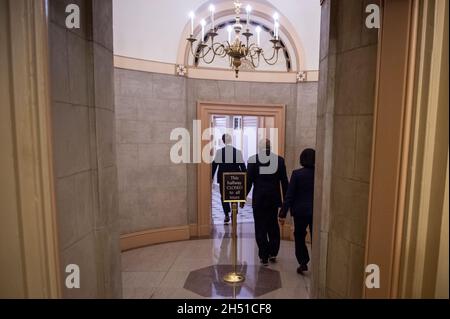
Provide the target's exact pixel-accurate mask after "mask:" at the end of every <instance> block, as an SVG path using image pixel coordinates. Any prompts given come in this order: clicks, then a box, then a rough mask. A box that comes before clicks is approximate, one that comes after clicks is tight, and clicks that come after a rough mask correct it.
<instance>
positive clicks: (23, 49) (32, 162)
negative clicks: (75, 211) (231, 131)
mask: <svg viewBox="0 0 450 319" xmlns="http://www.w3.org/2000/svg"><path fill="white" fill-rule="evenodd" d="M46 3H47V1H44V0H9V1H7V2H6V6H7V8H8V10H7V12H4V15H5V16H6V18H7V20H8V21H7V24H8V28H7V30H4V32H5V34H6V38H7V41H6V42H7V43H6V47H7V49H8V51H9V52H8V55H7V57H6V59H5V60H6V64H7V65H8V66H9V70H6V71H5V74H8V75H7V76H6V77H9V79H7V80H5V82H6V83H3V84H2V85H5V87H7V88H9V90H8V92H3V93H5V94H3V93H2V94H0V104H1V105H2V106H1V107H2V108H4V111H5V112H6V113H7V114H9V119H8V124H9V125H8V126H9V132H10V134H8V135H10V137H11V138H9V139H8V141H7V142H6V145H2V146H3V147H5V149H12V150H13V152H12V154H11V161H12V162H13V166H14V173H13V177H11V178H9V179H7V180H2V184H3V185H2V186H4V187H8V186H13V185H15V191H14V194H15V195H14V198H11V201H14V202H15V204H14V205H13V206H14V207H15V208H14V209H11V207H9V209H7V207H8V206H7V204H6V203H2V202H1V201H0V205H1V207H2V213H4V214H8V218H16V220H17V226H18V230H17V233H18V236H17V237H15V238H11V241H10V242H3V243H2V251H1V254H2V256H0V257H1V259H2V261H3V260H4V261H5V262H6V266H8V267H9V266H11V267H14V266H15V267H17V268H21V269H20V271H18V273H17V274H14V275H12V276H11V278H8V279H7V282H8V281H9V282H10V281H17V282H22V283H23V284H22V287H21V288H20V289H19V290H20V291H19V290H16V291H11V290H7V291H1V289H2V287H0V292H1V294H2V295H3V296H7V297H11V298H18V297H20V298H60V297H61V284H60V282H61V279H60V265H59V253H58V251H59V250H58V230H57V229H58V228H57V220H56V219H57V217H56V209H55V191H54V178H53V177H54V176H53V156H52V145H51V141H52V138H51V119H50V81H49V65H48V61H49V53H48V20H47V14H46V12H48V9H47V7H46ZM6 77H5V78H6ZM5 140H6V137H5ZM5 169H8V167H7V166H6V165H5V166H4V167H3V166H2V167H0V170H2V171H1V175H2V176H9V175H6V174H4V170H5ZM3 204H4V205H5V206H3ZM5 227H6V225H5ZM3 231H4V232H5V233H6V234H11V232H9V230H2V232H3ZM16 241H18V242H20V247H21V248H20V250H21V251H20V252H19V253H20V256H21V258H20V260H21V265H11V264H8V262H10V260H9V257H10V256H8V254H7V251H8V250H10V249H13V244H12V242H16ZM3 248H5V249H3ZM3 254H5V255H6V256H3ZM3 258H5V259H3ZM11 262H12V261H11ZM6 266H5V267H6ZM19 273H21V275H20V274H19ZM6 275H7V276H8V274H6ZM19 277H20V278H19ZM5 278H6V277H5ZM4 288H5V289H7V288H8V287H4Z"/></svg>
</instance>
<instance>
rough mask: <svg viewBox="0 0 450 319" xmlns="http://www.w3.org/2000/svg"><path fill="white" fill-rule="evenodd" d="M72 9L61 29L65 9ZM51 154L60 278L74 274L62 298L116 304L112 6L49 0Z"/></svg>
mask: <svg viewBox="0 0 450 319" xmlns="http://www.w3.org/2000/svg"><path fill="white" fill-rule="evenodd" d="M71 3H75V4H77V5H79V7H80V17H81V28H80V29H71V30H69V29H67V28H66V26H65V19H66V13H65V8H66V6H67V5H68V4H71ZM49 10H50V21H49V42H50V55H51V60H50V61H51V65H50V69H51V70H50V71H51V84H52V94H51V100H52V121H53V146H54V147H53V153H54V154H53V155H54V167H55V178H56V180H55V188H56V205H57V212H58V224H59V237H60V242H59V247H60V256H61V268H62V269H61V273H62V278H63V284H64V282H65V277H66V275H67V274H66V273H65V267H66V265H68V264H77V265H78V266H79V267H80V279H81V287H80V289H67V288H66V287H65V285H64V287H63V297H64V298H118V297H121V293H122V292H121V272H120V250H119V224H118V221H119V219H118V210H117V206H118V205H117V169H116V151H115V147H116V143H115V134H114V132H115V109H114V83H113V80H114V76H113V73H114V67H113V40H112V24H111V20H112V1H109V0H102V1H82V0H70V1H69V0H50V1H49Z"/></svg>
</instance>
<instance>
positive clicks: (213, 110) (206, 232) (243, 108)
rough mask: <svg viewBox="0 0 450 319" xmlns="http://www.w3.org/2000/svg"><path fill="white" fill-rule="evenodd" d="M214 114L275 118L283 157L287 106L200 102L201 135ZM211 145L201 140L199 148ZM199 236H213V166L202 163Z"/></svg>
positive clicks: (198, 111)
mask: <svg viewBox="0 0 450 319" xmlns="http://www.w3.org/2000/svg"><path fill="white" fill-rule="evenodd" d="M213 114H220V115H222V114H223V115H248V116H273V117H274V118H275V123H276V124H275V125H276V127H278V128H279V131H278V145H279V154H280V155H281V156H284V153H285V136H286V128H285V123H286V105H284V104H254V103H225V102H208V101H198V102H197V119H198V120H200V121H201V132H204V130H205V129H207V128H209V124H210V123H209V122H210V116H211V115H213ZM208 143H209V141H207V140H205V141H203V140H202V141H201V148H200V149H201V150H203V148H204V147H205V146H206V145H207V144H208ZM197 151H198V150H197ZM194 152H195V150H194ZM197 234H198V236H199V237H207V236H210V235H211V164H207V163H203V161H202V162H201V163H199V164H197Z"/></svg>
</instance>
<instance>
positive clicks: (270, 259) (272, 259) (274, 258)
mask: <svg viewBox="0 0 450 319" xmlns="http://www.w3.org/2000/svg"><path fill="white" fill-rule="evenodd" d="M269 261H270V262H271V263H276V262H277V257H273V256H271V257H269Z"/></svg>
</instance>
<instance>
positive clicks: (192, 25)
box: [189, 11, 195, 36]
mask: <svg viewBox="0 0 450 319" xmlns="http://www.w3.org/2000/svg"><path fill="white" fill-rule="evenodd" d="M189 18H191V36H193V35H194V18H195V14H194V12H192V11H191V12H190V13H189Z"/></svg>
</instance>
